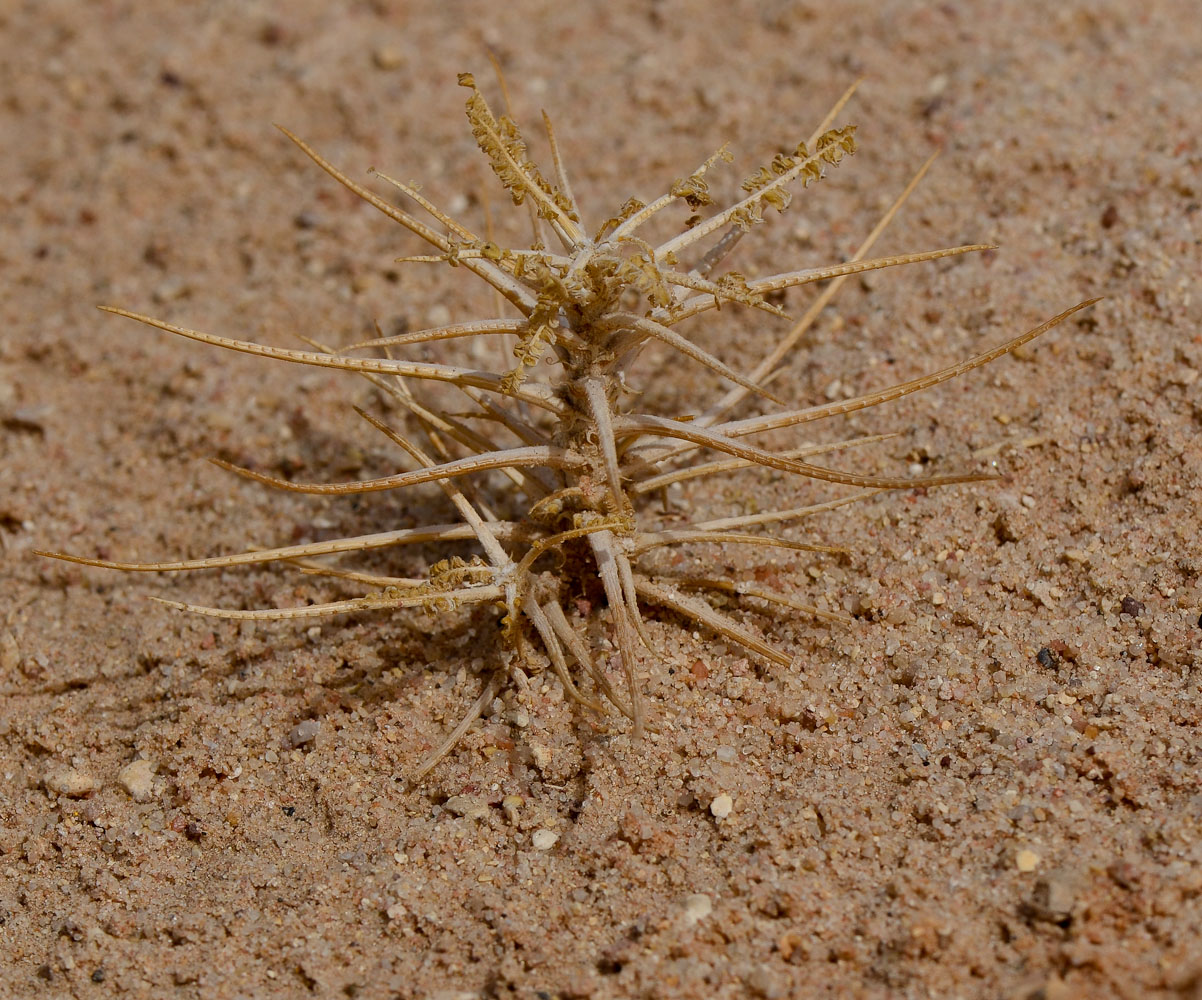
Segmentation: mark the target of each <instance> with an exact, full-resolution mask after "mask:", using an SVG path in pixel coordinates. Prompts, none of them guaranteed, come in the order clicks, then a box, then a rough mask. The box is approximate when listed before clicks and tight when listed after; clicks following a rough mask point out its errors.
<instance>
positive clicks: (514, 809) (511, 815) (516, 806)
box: [501, 795, 526, 824]
mask: <svg viewBox="0 0 1202 1000" xmlns="http://www.w3.org/2000/svg"><path fill="white" fill-rule="evenodd" d="M525 804H526V800H525V799H523V798H522V797H521V796H520V795H506V796H505V798H503V799H502V800H501V811H502V812H503V813H504V814H505V818H506V819H507V820H509V822H510V823H514V824H516V823H517V821H518V812H519V810H520V809H521V808H522V806H524V805H525Z"/></svg>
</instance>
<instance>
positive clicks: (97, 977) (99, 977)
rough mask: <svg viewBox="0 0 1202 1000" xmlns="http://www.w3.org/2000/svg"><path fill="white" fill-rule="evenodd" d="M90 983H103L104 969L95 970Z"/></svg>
mask: <svg viewBox="0 0 1202 1000" xmlns="http://www.w3.org/2000/svg"><path fill="white" fill-rule="evenodd" d="M92 982H94V983H103V982H104V969H97V970H96V971H95V972H93V973H92Z"/></svg>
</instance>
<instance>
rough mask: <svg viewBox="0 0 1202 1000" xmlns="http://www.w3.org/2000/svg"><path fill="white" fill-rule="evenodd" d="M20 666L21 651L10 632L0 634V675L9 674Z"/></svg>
mask: <svg viewBox="0 0 1202 1000" xmlns="http://www.w3.org/2000/svg"><path fill="white" fill-rule="evenodd" d="M20 665H21V649H20V647H19V646H18V645H17V640H16V638H15V637H14V636H13V634H12V633H11V632H4V633H0V673H5V674H11V673H13V672H14V671H16V669H17V667H19V666H20Z"/></svg>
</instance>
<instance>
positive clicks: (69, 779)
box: [42, 770, 100, 799]
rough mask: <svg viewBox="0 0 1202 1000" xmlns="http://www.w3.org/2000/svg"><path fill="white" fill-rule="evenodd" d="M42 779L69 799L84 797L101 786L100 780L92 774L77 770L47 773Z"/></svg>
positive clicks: (57, 792)
mask: <svg viewBox="0 0 1202 1000" xmlns="http://www.w3.org/2000/svg"><path fill="white" fill-rule="evenodd" d="M42 781H43V784H45V786H46V787H47V788H49V789H50V791H52V792H55V793H56V794H58V795H65V796H66V797H67V798H69V799H82V798H83V797H84V796H85V795H91V794H92V793H93V792H94V791H96V789H97V788H99V787H100V782H99V781H97V780H96V779H95V778H93V777H92V776H91V775H90V774H85V773H84V772H83V771H76V770H70V771H56V772H55V773H54V774H48V775H46V777H45V778H44V779H42Z"/></svg>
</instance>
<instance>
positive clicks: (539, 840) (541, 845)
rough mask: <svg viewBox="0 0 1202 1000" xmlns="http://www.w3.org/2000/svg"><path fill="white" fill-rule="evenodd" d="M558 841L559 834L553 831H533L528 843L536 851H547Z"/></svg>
mask: <svg viewBox="0 0 1202 1000" xmlns="http://www.w3.org/2000/svg"><path fill="white" fill-rule="evenodd" d="M558 840H559V834H558V833H556V832H555V831H554V830H535V831H534V836H532V837H531V838H530V843H531V845H532V846H533V847H534V849H535V850H536V851H549V850H551V848H552V847H554V846H555V844H556V842H557V841H558Z"/></svg>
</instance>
